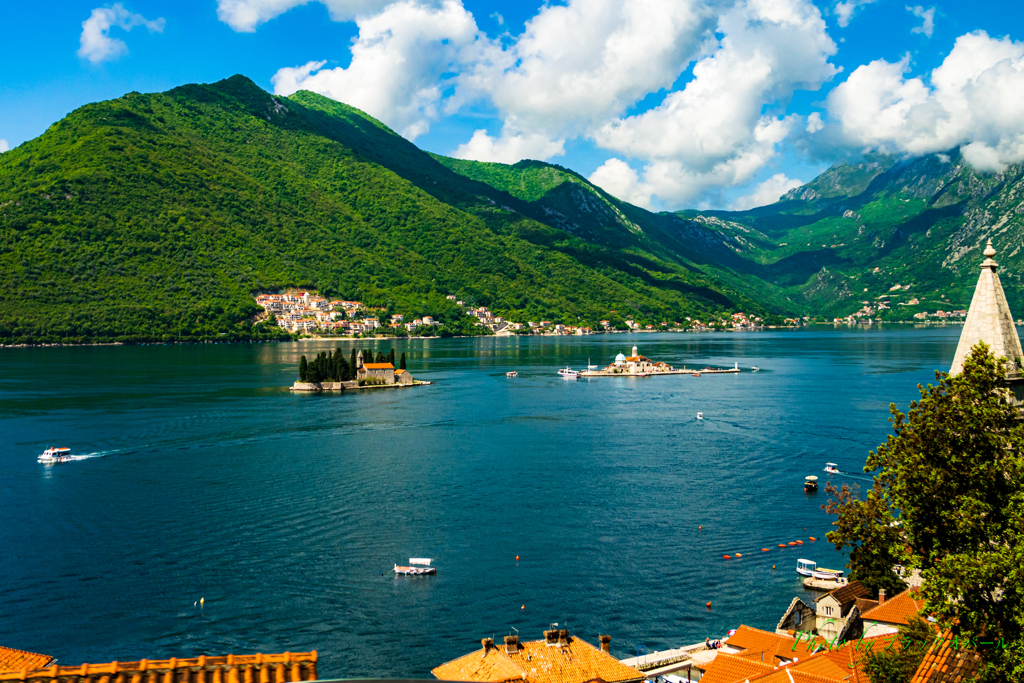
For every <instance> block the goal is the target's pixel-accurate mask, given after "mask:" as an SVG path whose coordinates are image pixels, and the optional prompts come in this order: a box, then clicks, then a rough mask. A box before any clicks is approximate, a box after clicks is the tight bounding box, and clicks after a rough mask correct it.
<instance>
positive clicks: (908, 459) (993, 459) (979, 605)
mask: <svg viewBox="0 0 1024 683" xmlns="http://www.w3.org/2000/svg"><path fill="white" fill-rule="evenodd" d="M1003 363H1004V360H1003V359H996V358H995V357H993V356H992V354H991V353H990V352H989V349H988V347H987V346H985V345H984V344H983V343H979V344H978V346H976V347H975V348H974V349H972V351H971V354H970V356H969V357H968V358H967V360H966V362H965V363H964V369H963V372H962V373H961V374H959V375H957V376H955V377H951V376H949V375H948V374H946V373H936V378H937V379H938V380H939V383H938V384H937V385H935V386H931V385H929V386H928V387H927V388H923V387H921V386H918V389H919V390H920V392H921V400H920V401H914V402H912V403H911V404H910V411H909V413H908V414H906V415H905V414H903V413H902V412H900V411H899V410H897V409H896V406H895V404H892V405H891V406H890V412H891V413H892V417H891V418H890V422H891V423H892V425H893V430H894V431H895V435H890V436H889V437H888V439H887V440H886V442H885V443H884V444H882V445H880V446H879V447H878V449H877V450H876V451H875V452H873V453H871V454H870V455H869V457H868V461H867V466H866V467H865V471H866V472H869V473H870V472H874V473H875V487H874V489H873V490H872V492H871V493H872V494H873V495H874V501H872V502H868V501H864V502H860V501H853V500H845V501H844V500H842V499H840V500H838V501H830V505H833V506H834V510H835V512H836V513H838V515H839V520H838V521H837V522H836V523H835V526H836V530H835V531H832V532H830V533H829V535H828V538H829V540H830V541H832V542H833V543H834V544H836V546H837V547H839V548H843V547H846V546H853V547H863V546H864V545H865V544H869V543H876V542H878V543H880V544H881V545H882V546H883V548H882V549H879V550H877V551H872V552H878V553H879V554H882V553H891V559H894V560H895V559H899V560H901V561H902V564H904V565H907V566H908V567H914V568H917V569H920V570H921V574H922V578H923V579H924V587H923V594H924V598H925V601H926V605H925V608H924V613H925V614H929V615H934V616H935V617H936V618H937V620H938V622H939V624H940V625H941V626H942V627H944V628H950V629H951V630H952V631H953V633H954V634H956V635H957V636H958V637H959V638H961V639H963V638H967V639H969V640H970V641H971V642H973V643H974V647H975V649H977V651H978V652H980V653H981V655H982V657H983V659H984V662H985V664H986V670H985V672H984V674H983V678H982V680H986V681H1004V680H1024V423H1022V421H1021V420H1020V417H1019V414H1018V412H1017V409H1016V408H1015V407H1014V406H1013V404H1012V403H1011V402H1010V400H1009V395H1008V392H1007V391H1006V389H1004V388H1003V381H1004V377H1005V372H1006V371H1005V369H1004V364H1003ZM870 498H871V495H869V500H870ZM886 511H889V512H886ZM897 511H898V512H897ZM894 518H895V521H898V523H899V526H898V527H894V526H891V525H892V523H893V522H892V521H890V520H894ZM882 526H885V527H888V528H890V529H894V528H898V529H899V531H900V533H901V534H902V536H901V538H900V541H899V542H894V541H893V539H892V538H891V537H890V536H889V532H887V531H886V530H885V529H883V528H881V527H882ZM852 559H853V553H851V560H852ZM887 559H888V557H887ZM877 564H878V567H879V569H878V570H877V571H881V572H882V573H884V572H885V568H884V567H883V566H882V565H883V564H884V562H882V561H878V563H877ZM858 566H859V567H862V568H864V570H865V571H867V570H868V568H869V566H873V565H871V564H870V563H868V562H863V563H861V564H860V565H858ZM883 580H884V579H883Z"/></svg>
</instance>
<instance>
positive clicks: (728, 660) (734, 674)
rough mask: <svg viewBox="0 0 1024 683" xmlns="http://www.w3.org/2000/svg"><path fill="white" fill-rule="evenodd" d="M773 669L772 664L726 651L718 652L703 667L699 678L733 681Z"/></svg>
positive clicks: (705, 682)
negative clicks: (704, 667)
mask: <svg viewBox="0 0 1024 683" xmlns="http://www.w3.org/2000/svg"><path fill="white" fill-rule="evenodd" d="M774 670H775V665H774V664H767V663H763V662H758V661H751V660H748V659H746V658H743V657H737V656H735V655H730V654H728V653H726V652H719V653H718V654H716V655H715V658H714V659H713V660H711V663H710V664H708V668H707V669H705V671H704V675H703V676H702V677H701V679H700V680H701V681H703V683H735V682H736V681H742V680H745V679H747V678H750V677H752V676H757V675H759V674H763V673H766V672H768V671H774Z"/></svg>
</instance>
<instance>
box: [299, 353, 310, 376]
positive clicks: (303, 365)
mask: <svg viewBox="0 0 1024 683" xmlns="http://www.w3.org/2000/svg"><path fill="white" fill-rule="evenodd" d="M308 370H309V366H308V365H307V364H306V357H305V356H303V357H302V358H300V359H299V381H300V382H305V381H306V372H307V371H308Z"/></svg>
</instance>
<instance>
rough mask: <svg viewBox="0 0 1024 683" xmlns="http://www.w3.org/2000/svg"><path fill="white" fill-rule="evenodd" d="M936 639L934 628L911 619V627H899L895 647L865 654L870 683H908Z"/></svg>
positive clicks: (913, 618)
mask: <svg viewBox="0 0 1024 683" xmlns="http://www.w3.org/2000/svg"><path fill="white" fill-rule="evenodd" d="M936 635H937V633H936V631H935V627H933V626H932V625H931V624H929V623H928V622H927V621H925V620H924V619H922V618H920V617H912V618H911V619H910V623H908V624H907V625H906V626H901V627H900V629H899V636H898V642H897V643H895V645H896V646H895V647H892V648H886V649H884V650H879V651H877V652H875V651H872V652H870V653H869V654H868V656H867V661H866V662H865V663H864V670H865V671H866V672H867V674H868V678H870V679H871V683H910V679H911V678H913V677H914V672H915V671H917V668H918V667H919V666H921V662H922V661H923V660H924V656H925V654H926V653H927V652H928V648H929V646H931V644H932V642H934V641H935V637H936Z"/></svg>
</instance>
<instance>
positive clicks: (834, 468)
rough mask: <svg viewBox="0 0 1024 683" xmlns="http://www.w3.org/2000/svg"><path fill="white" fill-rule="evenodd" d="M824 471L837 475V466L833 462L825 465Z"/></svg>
mask: <svg viewBox="0 0 1024 683" xmlns="http://www.w3.org/2000/svg"><path fill="white" fill-rule="evenodd" d="M825 471H826V472H828V473H829V474H839V465H837V464H836V463H834V462H827V463H825Z"/></svg>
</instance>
